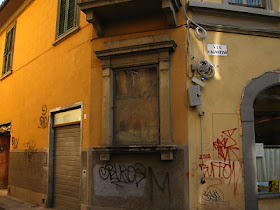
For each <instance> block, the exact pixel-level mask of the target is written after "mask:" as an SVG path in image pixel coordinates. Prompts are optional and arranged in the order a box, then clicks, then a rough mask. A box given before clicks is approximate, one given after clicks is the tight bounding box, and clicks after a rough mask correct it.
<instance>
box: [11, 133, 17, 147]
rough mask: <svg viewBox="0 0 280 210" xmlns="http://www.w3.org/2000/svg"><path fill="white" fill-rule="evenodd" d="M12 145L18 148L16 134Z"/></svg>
mask: <svg viewBox="0 0 280 210" xmlns="http://www.w3.org/2000/svg"><path fill="white" fill-rule="evenodd" d="M12 146H13V149H17V148H18V139H17V138H15V137H14V136H13V137H12Z"/></svg>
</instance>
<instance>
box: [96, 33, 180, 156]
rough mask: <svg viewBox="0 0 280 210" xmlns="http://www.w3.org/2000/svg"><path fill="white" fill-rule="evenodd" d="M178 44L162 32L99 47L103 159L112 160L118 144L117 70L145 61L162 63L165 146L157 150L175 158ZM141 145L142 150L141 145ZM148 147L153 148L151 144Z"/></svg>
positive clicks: (162, 140) (162, 136)
mask: <svg viewBox="0 0 280 210" xmlns="http://www.w3.org/2000/svg"><path fill="white" fill-rule="evenodd" d="M176 46H177V45H176V43H175V42H174V41H172V40H170V39H169V35H168V34H160V35H154V36H146V37H140V38H133V39H126V40H118V41H111V42H107V43H104V48H105V49H104V50H100V51H95V54H96V55H97V57H98V58H99V59H101V60H102V61H103V66H102V68H103V101H102V146H103V148H105V150H104V151H103V153H102V154H101V156H100V157H101V159H103V160H109V159H110V156H109V154H110V152H112V149H111V148H114V144H113V141H114V137H113V80H114V79H113V71H114V69H120V68H127V67H138V66H139V67H141V66H144V65H145V66H146V65H158V69H159V116H160V145H159V147H161V148H162V150H161V149H160V150H158V148H157V149H156V150H157V151H160V152H161V159H162V160H170V159H173V153H172V151H171V150H172V149H171V150H169V149H166V148H167V147H170V145H171V144H172V125H171V86H170V53H171V52H173V51H175V48H176ZM129 146H133V148H134V151H135V148H137V146H134V145H129ZM164 146H167V147H164ZM138 148H139V150H140V149H141V146H138ZM99 149H100V148H99ZM154 149H155V148H154ZM148 150H149V151H151V150H153V149H151V147H150V149H148ZM126 151H128V150H126Z"/></svg>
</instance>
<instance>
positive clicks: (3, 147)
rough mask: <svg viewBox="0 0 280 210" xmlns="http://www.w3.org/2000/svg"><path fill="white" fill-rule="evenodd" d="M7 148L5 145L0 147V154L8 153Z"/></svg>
mask: <svg viewBox="0 0 280 210" xmlns="http://www.w3.org/2000/svg"><path fill="white" fill-rule="evenodd" d="M8 149H9V147H8V145H7V144H2V145H0V153H2V152H5V151H8Z"/></svg>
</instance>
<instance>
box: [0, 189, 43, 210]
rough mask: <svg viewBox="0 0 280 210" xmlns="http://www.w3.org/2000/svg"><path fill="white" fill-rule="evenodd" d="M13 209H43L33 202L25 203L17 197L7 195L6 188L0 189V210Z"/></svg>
mask: <svg viewBox="0 0 280 210" xmlns="http://www.w3.org/2000/svg"><path fill="white" fill-rule="evenodd" d="M3 209H15V210H21V209H22V210H25V209H26V210H28V209H44V210H46V208H43V207H39V206H36V205H33V204H29V203H25V202H23V201H21V200H19V199H16V198H13V197H11V196H8V195H7V190H0V210H3Z"/></svg>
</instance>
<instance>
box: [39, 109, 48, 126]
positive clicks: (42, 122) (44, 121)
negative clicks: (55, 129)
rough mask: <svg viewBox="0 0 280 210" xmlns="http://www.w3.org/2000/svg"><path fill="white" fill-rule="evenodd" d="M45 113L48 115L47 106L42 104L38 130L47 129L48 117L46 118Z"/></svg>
mask: <svg viewBox="0 0 280 210" xmlns="http://www.w3.org/2000/svg"><path fill="white" fill-rule="evenodd" d="M47 113H48V107H47V105H45V104H44V105H43V106H42V114H41V116H40V118H39V121H40V125H39V126H38V128H42V129H45V128H47V127H48V123H49V117H48V115H47Z"/></svg>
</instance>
